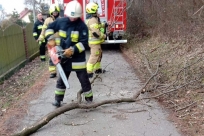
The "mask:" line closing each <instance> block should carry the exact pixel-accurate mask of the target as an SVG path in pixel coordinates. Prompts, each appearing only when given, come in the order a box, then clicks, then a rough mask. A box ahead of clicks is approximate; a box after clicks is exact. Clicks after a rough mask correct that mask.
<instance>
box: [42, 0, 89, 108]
mask: <svg viewBox="0 0 204 136" xmlns="http://www.w3.org/2000/svg"><path fill="white" fill-rule="evenodd" d="M64 14H65V16H66V17H64V18H59V19H57V20H56V21H54V22H53V23H51V24H50V25H49V26H48V28H47V30H46V32H45V36H46V38H49V36H50V35H52V34H54V33H55V32H58V31H59V36H60V38H61V44H60V46H61V47H62V48H63V50H65V51H64V54H63V55H64V56H66V57H64V58H62V59H61V66H62V68H63V70H64V72H65V74H66V76H67V78H69V76H70V73H71V71H75V72H76V75H77V78H78V79H79V82H80V84H81V87H82V92H81V93H83V94H84V96H85V100H86V101H87V102H92V101H93V93H92V90H91V83H90V81H89V78H88V74H87V71H86V53H85V48H86V47H88V28H87V26H86V24H85V23H84V22H83V21H82V20H81V18H80V17H81V16H82V7H81V4H80V3H79V2H78V1H71V2H69V3H68V4H67V6H66V9H65V12H64ZM65 90H66V87H65V85H64V82H63V80H62V78H61V77H59V78H58V80H57V84H56V90H55V102H54V103H53V105H54V106H56V107H59V106H60V105H61V102H62V101H63V98H64V94H65Z"/></svg>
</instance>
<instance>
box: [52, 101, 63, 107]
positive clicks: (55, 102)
mask: <svg viewBox="0 0 204 136" xmlns="http://www.w3.org/2000/svg"><path fill="white" fill-rule="evenodd" d="M52 105H53V106H55V107H60V106H61V102H60V101H57V100H55V101H54V102H53V103H52Z"/></svg>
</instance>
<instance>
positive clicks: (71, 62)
mask: <svg viewBox="0 0 204 136" xmlns="http://www.w3.org/2000/svg"><path fill="white" fill-rule="evenodd" d="M56 32H59V36H60V39H61V41H60V46H62V48H63V49H68V48H70V47H72V48H73V49H74V54H73V55H72V57H71V58H62V60H61V65H62V67H63V69H64V71H81V70H86V56H85V55H86V54H85V48H86V47H88V28H87V26H86V24H85V23H84V22H83V21H82V20H81V19H80V18H79V19H77V20H76V21H74V22H71V21H70V20H69V18H67V17H65V18H59V19H57V20H56V21H54V22H53V23H51V24H50V25H49V26H48V27H47V30H46V32H45V37H46V39H47V38H48V37H49V36H50V35H53V34H54V33H56Z"/></svg>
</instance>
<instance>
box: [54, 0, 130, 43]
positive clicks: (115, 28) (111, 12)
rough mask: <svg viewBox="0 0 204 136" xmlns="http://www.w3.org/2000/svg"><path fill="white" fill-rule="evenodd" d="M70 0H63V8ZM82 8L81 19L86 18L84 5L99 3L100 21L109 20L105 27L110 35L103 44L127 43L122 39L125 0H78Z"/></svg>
mask: <svg viewBox="0 0 204 136" xmlns="http://www.w3.org/2000/svg"><path fill="white" fill-rule="evenodd" d="M57 1H58V0H51V4H54V3H55V2H57ZM70 1H72V0H63V5H64V10H65V9H66V5H67V3H69V2H70ZM78 2H79V3H81V5H82V8H83V16H82V19H83V20H85V19H86V12H85V7H86V4H87V3H89V2H96V3H98V5H99V9H98V13H99V14H100V19H101V21H102V22H109V23H110V24H111V25H110V27H109V28H107V31H109V32H110V36H109V37H108V38H107V40H106V41H105V42H104V44H114V43H127V40H124V39H122V36H123V35H124V33H125V31H126V25H127V23H126V20H127V15H126V6H127V2H126V0H78Z"/></svg>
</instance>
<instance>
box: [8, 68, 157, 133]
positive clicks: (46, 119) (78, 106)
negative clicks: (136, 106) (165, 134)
mask: <svg viewBox="0 0 204 136" xmlns="http://www.w3.org/2000/svg"><path fill="white" fill-rule="evenodd" d="M158 68H159V67H158ZM158 68H157V70H156V72H155V73H154V74H153V75H152V76H151V77H150V78H149V79H148V80H147V82H146V83H145V84H144V86H143V87H142V88H141V89H140V90H139V91H138V92H137V93H136V94H135V95H133V97H132V98H118V99H112V100H104V101H102V102H99V103H92V104H81V100H82V98H81V93H82V92H81V90H79V91H78V93H77V103H70V104H66V105H64V106H62V107H59V108H57V109H56V110H54V111H53V112H51V113H49V114H47V115H46V116H44V117H43V118H41V119H39V120H38V121H37V122H36V123H34V124H33V125H31V126H29V127H27V128H24V129H23V130H22V131H21V132H19V133H16V134H14V135H12V136H28V135H30V134H33V133H35V132H36V131H37V130H38V129H40V128H42V127H43V126H44V125H46V124H48V123H49V121H51V120H52V119H53V118H55V117H57V116H58V115H60V114H63V113H64V112H67V111H71V110H74V109H92V108H97V107H99V106H101V105H105V104H115V103H122V102H136V101H138V100H137V98H138V96H139V95H140V94H141V93H142V91H143V89H144V88H145V87H146V86H147V85H148V83H149V82H150V81H151V79H152V78H154V77H155V76H156V75H157V72H158ZM96 78H98V75H97V76H96V77H95V78H94V79H93V80H92V81H91V83H93V82H94V80H95V79H96Z"/></svg>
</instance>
